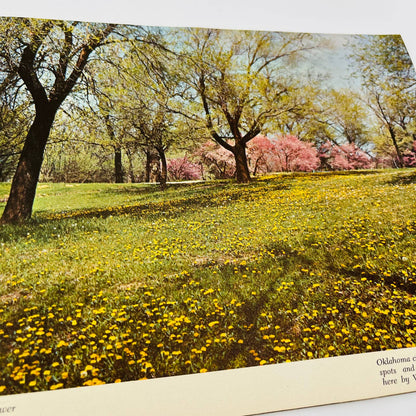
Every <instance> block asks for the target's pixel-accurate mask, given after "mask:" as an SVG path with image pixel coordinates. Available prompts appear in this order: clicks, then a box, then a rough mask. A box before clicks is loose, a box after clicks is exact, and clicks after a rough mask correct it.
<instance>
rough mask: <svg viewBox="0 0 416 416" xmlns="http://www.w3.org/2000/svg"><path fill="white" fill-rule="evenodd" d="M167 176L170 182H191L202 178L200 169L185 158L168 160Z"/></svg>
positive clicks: (196, 164) (199, 166) (198, 165)
mask: <svg viewBox="0 0 416 416" xmlns="http://www.w3.org/2000/svg"><path fill="white" fill-rule="evenodd" d="M167 169H168V176H169V179H170V180H171V181H192V180H198V179H201V178H202V168H201V165H200V164H198V163H193V162H191V161H189V160H188V158H187V157H186V156H184V157H178V158H176V159H169V160H168V163H167Z"/></svg>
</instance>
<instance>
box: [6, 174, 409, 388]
mask: <svg viewBox="0 0 416 416" xmlns="http://www.w3.org/2000/svg"><path fill="white" fill-rule="evenodd" d="M8 186H9V185H7V184H1V185H0V198H1V197H2V195H7V193H8ZM1 205H2V206H4V203H2V204H1ZM415 214H416V170H412V169H408V170H394V171H393V170H388V171H363V172H344V173H316V174H279V175H276V176H270V177H263V178H260V179H257V180H254V181H253V182H252V183H250V184H246V185H237V184H235V183H234V182H227V181H224V182H206V183H195V184H178V185H172V186H170V187H169V188H168V189H167V190H166V191H165V192H162V191H160V190H159V189H158V188H157V187H156V186H153V185H142V184H125V185H114V184H71V185H65V184H39V186H38V193H37V197H36V202H35V207H34V217H33V220H32V221H31V222H30V223H29V224H26V225H23V226H3V227H1V228H0V281H1V284H0V392H1V393H2V394H13V393H20V392H27V391H37V390H49V389H50V390H53V389H58V388H66V387H74V386H83V385H92V384H101V383H113V382H119V381H126V380H136V379H143V378H152V377H161V376H169V375H177V374H187V373H197V372H205V371H212V370H219V369H227V368H237V367H244V366H252V365H265V364H269V363H278V362H284V361H297V360H305V359H310V358H318V357H329V356H334V355H344V354H354V353H363V352H367V351H376V350H385V349H391V348H402V347H413V346H415V345H416V344H415V340H416V338H415V331H416V308H415V303H416V297H415V293H416V281H415V279H416V264H415V258H416V243H415V235H416V215H415Z"/></svg>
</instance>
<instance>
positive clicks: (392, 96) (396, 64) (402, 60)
mask: <svg viewBox="0 0 416 416" xmlns="http://www.w3.org/2000/svg"><path fill="white" fill-rule="evenodd" d="M352 58H353V59H354V60H355V63H356V65H357V68H358V70H359V72H358V75H359V76H360V77H361V79H362V84H363V86H364V88H365V91H366V102H367V105H368V106H369V108H370V109H371V110H372V112H373V113H374V115H375V116H376V118H377V119H378V121H379V123H380V124H381V126H382V127H383V129H384V130H385V131H386V133H387V135H388V137H389V139H390V141H391V143H392V146H393V147H394V149H395V153H396V164H397V166H398V167H403V166H404V162H403V151H404V150H405V149H407V147H408V145H409V144H410V143H412V142H413V140H414V138H415V133H416V130H415V123H414V120H415V116H416V73H415V69H414V66H413V64H412V61H411V58H410V56H409V54H408V52H407V49H406V46H405V44H404V42H403V40H402V38H401V36H399V35H382V36H360V37H358V38H357V42H356V44H355V46H354V54H353V55H352Z"/></svg>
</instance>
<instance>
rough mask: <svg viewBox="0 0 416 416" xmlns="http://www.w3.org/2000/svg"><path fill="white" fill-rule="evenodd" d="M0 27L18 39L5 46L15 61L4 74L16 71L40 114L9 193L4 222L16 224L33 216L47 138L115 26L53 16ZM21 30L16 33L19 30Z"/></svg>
mask: <svg viewBox="0 0 416 416" xmlns="http://www.w3.org/2000/svg"><path fill="white" fill-rule="evenodd" d="M0 26H4V27H7V28H10V30H11V33H13V30H14V33H15V32H18V36H17V37H13V38H10V39H9V42H8V43H7V45H5V44H2V49H6V50H7V53H8V56H9V59H10V63H9V64H8V67H7V68H6V67H4V66H3V65H2V66H1V67H0V71H3V75H2V78H4V77H5V76H6V77H7V75H4V74H5V73H6V74H7V73H9V72H10V69H9V68H10V67H11V68H12V69H13V70H15V71H17V74H18V75H17V76H18V78H19V81H20V82H21V83H23V84H24V86H25V88H26V89H27V90H28V91H29V93H30V96H31V98H32V100H33V103H34V107H35V117H34V119H33V121H32V124H31V126H30V128H29V131H28V132H27V135H26V139H25V142H24V145H23V149H22V151H21V153H20V158H19V163H18V165H17V168H16V172H15V174H14V177H13V181H12V186H11V190H10V195H9V198H8V201H7V205H6V208H5V210H4V212H3V216H2V218H1V223H3V224H5V223H17V222H22V221H24V220H27V219H28V218H30V216H31V214H32V207H33V201H34V198H35V193H36V187H37V183H38V180H39V174H40V170H41V166H42V161H43V157H44V151H45V147H46V144H47V142H48V137H49V134H50V131H51V128H52V125H53V122H54V119H55V116H56V113H57V112H58V110H59V108H60V107H61V105H62V103H63V102H64V100H65V99H66V98H67V97H68V95H69V94H70V93H71V91H72V90H73V88H74V86H75V85H76V84H77V82H78V80H79V79H80V77H81V76H82V74H83V71H84V69H85V67H86V65H87V63H88V61H89V60H90V59H91V57H92V56H93V54H94V51H95V50H96V49H97V48H99V47H101V46H103V45H104V44H105V42H106V41H107V39H108V37H109V35H110V34H111V32H113V30H114V28H115V25H112V24H95V23H94V24H92V23H80V22H65V21H54V20H38V19H20V18H2V19H1V21H0ZM15 34H16V33H15Z"/></svg>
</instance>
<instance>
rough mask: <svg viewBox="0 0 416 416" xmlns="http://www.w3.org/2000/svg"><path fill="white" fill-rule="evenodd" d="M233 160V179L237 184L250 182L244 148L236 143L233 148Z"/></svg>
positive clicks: (243, 145) (242, 144)
mask: <svg viewBox="0 0 416 416" xmlns="http://www.w3.org/2000/svg"><path fill="white" fill-rule="evenodd" d="M233 154H234V158H235V177H236V180H237V182H238V183H247V182H250V172H249V169H248V163H247V154H246V146H245V144H244V143H239V142H236V143H235V146H234V148H233Z"/></svg>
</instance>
